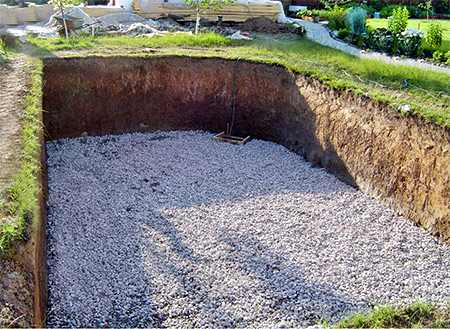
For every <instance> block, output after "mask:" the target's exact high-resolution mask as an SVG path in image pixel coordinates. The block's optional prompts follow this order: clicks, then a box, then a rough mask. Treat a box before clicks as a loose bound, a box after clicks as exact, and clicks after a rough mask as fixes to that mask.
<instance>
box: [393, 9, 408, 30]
mask: <svg viewBox="0 0 450 329" xmlns="http://www.w3.org/2000/svg"><path fill="white" fill-rule="evenodd" d="M408 17H409V12H408V9H406V7H399V8H396V9H394V12H393V13H392V16H391V17H389V20H388V30H389V31H391V32H392V33H394V34H399V33H402V32H403V31H405V30H406V27H407V26H408Z"/></svg>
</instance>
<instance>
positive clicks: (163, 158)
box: [47, 132, 450, 328]
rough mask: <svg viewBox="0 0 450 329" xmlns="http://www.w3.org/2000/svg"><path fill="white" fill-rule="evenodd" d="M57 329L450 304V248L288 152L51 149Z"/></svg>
mask: <svg viewBox="0 0 450 329" xmlns="http://www.w3.org/2000/svg"><path fill="white" fill-rule="evenodd" d="M47 152H48V174H49V200H48V206H49V213H48V265H49V307H48V322H47V324H48V326H49V327H73V326H78V327H79V326H82V327H93V326H94V327H106V326H107V327H173V328H189V327H202V328H207V327H216V328H223V327H246V328H248V327H254V328H263V327H270V328H273V327H299V326H305V325H310V324H315V323H317V322H318V321H319V320H321V319H325V320H331V321H335V320H338V319H340V318H342V317H343V316H345V315H347V314H348V313H351V312H354V311H361V310H366V309H367V308H369V307H371V306H372V305H374V304H379V303H394V304H402V303H408V302H412V301H414V300H417V299H422V300H428V301H432V302H437V303H446V302H447V301H448V300H449V298H450V277H449V275H448V273H449V272H450V248H448V247H446V246H444V245H442V244H440V243H439V242H437V241H436V240H435V239H434V238H433V237H432V236H430V235H429V234H428V233H427V232H425V231H423V230H422V229H420V228H418V227H416V226H414V225H413V224H412V223H411V222H410V221H408V220H406V219H404V218H402V217H400V216H397V215H395V214H394V213H393V212H392V211H390V210H389V209H387V208H386V207H384V206H382V205H380V204H379V203H378V202H377V201H375V200H373V199H371V198H370V197H368V196H367V195H364V194H363V193H361V192H360V191H357V190H355V189H353V188H352V187H350V186H347V185H345V184H344V183H342V182H340V181H339V180H338V179H337V178H335V177H334V176H332V175H330V174H328V173H326V172H325V171H324V170H322V169H318V168H312V167H311V166H310V165H309V164H308V163H307V162H305V161H304V160H303V159H302V158H301V157H300V156H298V155H296V154H294V153H291V152H289V151H288V150H287V149H285V148H284V147H282V146H279V145H276V144H273V143H269V142H263V141H258V140H254V141H251V142H250V143H248V144H247V145H245V146H236V145H230V144H225V143H220V142H216V141H214V140H212V135H211V134H209V133H203V132H164V133H154V134H126V135H121V136H106V137H85V138H79V139H71V140H59V141H55V142H49V143H48V144H47Z"/></svg>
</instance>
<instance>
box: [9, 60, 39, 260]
mask: <svg viewBox="0 0 450 329" xmlns="http://www.w3.org/2000/svg"><path fill="white" fill-rule="evenodd" d="M35 65H36V67H35V69H34V71H33V72H32V77H31V79H32V81H31V88H30V90H29V92H28V94H27V96H26V98H25V104H24V115H23V119H22V120H23V124H22V135H21V143H22V153H21V155H20V156H21V159H20V160H21V162H20V169H19V172H18V173H17V175H16V176H15V177H14V178H13V182H12V184H11V186H10V188H9V189H8V191H7V195H6V200H5V201H3V202H2V203H1V204H0V207H1V208H2V209H1V210H2V212H7V213H8V214H9V215H11V216H13V217H14V221H12V222H8V223H5V224H2V225H0V255H2V254H3V253H5V252H7V251H8V248H9V247H10V245H11V244H12V242H13V241H15V240H18V239H21V238H22V237H23V235H24V233H25V230H26V226H27V223H28V222H29V221H30V220H31V218H32V216H33V215H34V214H35V212H36V207H37V206H38V200H37V193H38V179H37V175H38V173H39V161H38V159H37V156H38V152H39V136H38V134H39V129H40V127H41V122H40V119H39V116H40V113H41V111H42V106H41V93H42V90H41V89H42V78H41V71H42V70H41V66H40V64H35Z"/></svg>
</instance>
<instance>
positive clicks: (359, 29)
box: [345, 7, 367, 36]
mask: <svg viewBox="0 0 450 329" xmlns="http://www.w3.org/2000/svg"><path fill="white" fill-rule="evenodd" d="M366 20H367V12H366V11H365V10H364V9H363V8H361V7H352V8H350V9H349V10H348V12H347V14H346V16H345V25H346V26H347V28H348V29H349V31H350V32H351V33H352V34H354V35H357V36H359V35H362V34H363V33H365V32H366Z"/></svg>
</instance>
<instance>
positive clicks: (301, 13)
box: [297, 9, 312, 17]
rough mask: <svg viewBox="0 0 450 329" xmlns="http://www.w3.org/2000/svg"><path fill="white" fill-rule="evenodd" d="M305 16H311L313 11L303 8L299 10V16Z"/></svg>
mask: <svg viewBox="0 0 450 329" xmlns="http://www.w3.org/2000/svg"><path fill="white" fill-rule="evenodd" d="M305 16H308V17H311V16H312V11H311V10H309V9H302V10H299V11H298V12H297V17H305Z"/></svg>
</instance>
